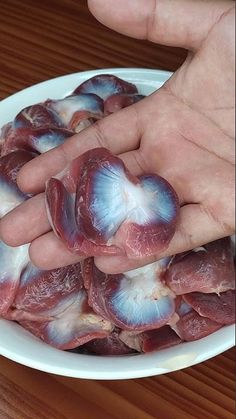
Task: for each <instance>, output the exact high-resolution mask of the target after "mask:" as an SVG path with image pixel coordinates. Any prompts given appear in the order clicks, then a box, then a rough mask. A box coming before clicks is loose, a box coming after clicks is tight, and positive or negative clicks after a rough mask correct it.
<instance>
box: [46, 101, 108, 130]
mask: <svg viewBox="0 0 236 419" xmlns="http://www.w3.org/2000/svg"><path fill="white" fill-rule="evenodd" d="M46 106H47V108H48V109H51V110H53V111H54V112H55V113H56V114H57V115H58V117H59V118H60V120H61V122H62V124H63V125H64V126H66V127H67V128H68V129H72V130H74V131H76V132H79V131H81V129H83V128H86V126H88V125H89V124H91V123H92V122H93V120H97V119H101V118H102V117H103V110H104V104H103V100H102V99H101V98H100V97H98V96H96V95H94V94H86V95H84V94H77V95H71V96H67V97H65V98H64V99H58V100H47V101H46ZM86 121H87V122H86ZM80 124H81V125H82V126H80Z"/></svg>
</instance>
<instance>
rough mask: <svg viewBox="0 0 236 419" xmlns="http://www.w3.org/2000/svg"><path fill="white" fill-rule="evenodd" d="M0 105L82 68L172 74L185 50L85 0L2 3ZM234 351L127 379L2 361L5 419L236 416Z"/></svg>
mask: <svg viewBox="0 0 236 419" xmlns="http://www.w3.org/2000/svg"><path fill="white" fill-rule="evenodd" d="M0 10H1V13H0V100H1V99H3V98H5V97H7V96H9V95H10V94H13V93H15V92H16V91H19V90H21V89H23V88H25V87H27V86H30V85H32V84H35V83H38V82H40V81H43V80H47V79H50V78H52V77H56V76H59V75H63V74H68V73H72V72H76V71H80V70H88V69H93V68H108V67H146V68H161V69H165V70H175V69H177V68H178V67H179V65H180V64H181V63H182V62H183V60H184V58H185V56H186V52H185V51H183V50H180V49H177V48H175V49H173V48H167V47H164V46H160V45H154V44H151V43H147V42H144V41H136V40H133V39H131V38H127V37H124V36H121V35H119V34H116V33H115V32H112V31H111V30H109V29H106V28H105V27H103V26H102V25H100V24H99V23H97V22H96V20H95V19H94V18H93V17H92V16H91V15H90V14H89V11H88V9H87V5H86V2H85V1H81V0H40V1H38V0H0ZM234 377H235V352H234V350H233V349H231V350H230V351H227V352H225V353H224V354H222V355H220V356H217V357H215V358H213V359H211V360H209V361H207V362H204V363H202V364H200V365H197V366H194V367H191V368H187V369H185V370H182V371H178V372H174V373H171V374H167V375H163V376H158V377H153V378H144V379H136V380H123V381H104V382H102V381H95V380H94V381H88V380H76V379H70V378H64V377H59V376H53V375H49V374H46V373H42V372H39V371H34V370H32V369H30V368H27V367H24V366H21V365H18V364H16V363H14V362H11V361H9V360H7V359H5V358H3V357H0V419H65V418H68V419H113V418H117V419H118V418H119V419H120V418H122V419H153V418H155V419H156V418H158V419H185V418H202V419H205V418H206V419H208V418H209V419H211V418H222V419H223V418H225V419H231V418H234V417H235V416H234V412H235V405H234Z"/></svg>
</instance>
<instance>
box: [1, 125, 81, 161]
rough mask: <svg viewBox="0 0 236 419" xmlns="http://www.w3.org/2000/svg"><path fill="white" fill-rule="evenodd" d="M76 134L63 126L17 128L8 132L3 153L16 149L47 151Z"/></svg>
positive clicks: (37, 151)
mask: <svg viewBox="0 0 236 419" xmlns="http://www.w3.org/2000/svg"><path fill="white" fill-rule="evenodd" d="M72 135H74V133H73V132H72V131H69V130H67V129H63V128H38V129H35V128H17V129H12V130H10V131H9V132H8V134H7V135H6V137H5V141H4V144H3V146H2V155H6V154H9V153H11V152H12V151H15V150H27V151H32V152H36V153H40V154H41V153H46V152H47V151H49V150H52V149H53V148H55V147H58V146H59V145H61V144H63V143H64V142H65V140H66V139H67V138H69V137H71V136H72Z"/></svg>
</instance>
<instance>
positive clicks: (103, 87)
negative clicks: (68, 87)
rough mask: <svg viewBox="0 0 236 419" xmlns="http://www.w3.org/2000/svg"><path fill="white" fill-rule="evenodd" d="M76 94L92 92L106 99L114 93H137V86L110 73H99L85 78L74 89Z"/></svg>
mask: <svg viewBox="0 0 236 419" xmlns="http://www.w3.org/2000/svg"><path fill="white" fill-rule="evenodd" d="M74 93H76V94H81V93H83V94H88V93H94V94H95V95H98V96H100V97H101V98H102V99H103V100H106V99H107V98H108V97H109V96H111V95H114V94H135V93H138V90H137V87H136V86H135V85H134V84H132V83H129V82H127V81H125V80H122V79H120V78H119V77H116V76H113V75H111V74H100V75H97V76H94V77H91V78H90V79H88V80H86V81H85V82H83V83H82V84H80V85H79V86H78V87H77V88H76V89H75V91H74Z"/></svg>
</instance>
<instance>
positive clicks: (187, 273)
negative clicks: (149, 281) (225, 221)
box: [165, 237, 235, 295]
mask: <svg viewBox="0 0 236 419" xmlns="http://www.w3.org/2000/svg"><path fill="white" fill-rule="evenodd" d="M165 280H166V283H167V285H168V286H169V287H170V288H171V289H172V290H173V291H174V292H175V293H176V294H177V295H181V294H186V293H189V292H195V291H199V292H203V293H217V294H219V293H221V292H224V291H227V290H229V289H235V269H234V259H233V249H232V242H231V240H230V237H227V238H224V239H220V240H217V241H214V242H212V243H209V244H206V245H204V247H202V248H200V249H195V250H193V251H192V252H189V253H187V254H185V255H183V257H180V256H178V257H177V258H174V259H173V262H172V264H171V265H170V267H169V269H168V270H167V272H166V275H165Z"/></svg>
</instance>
